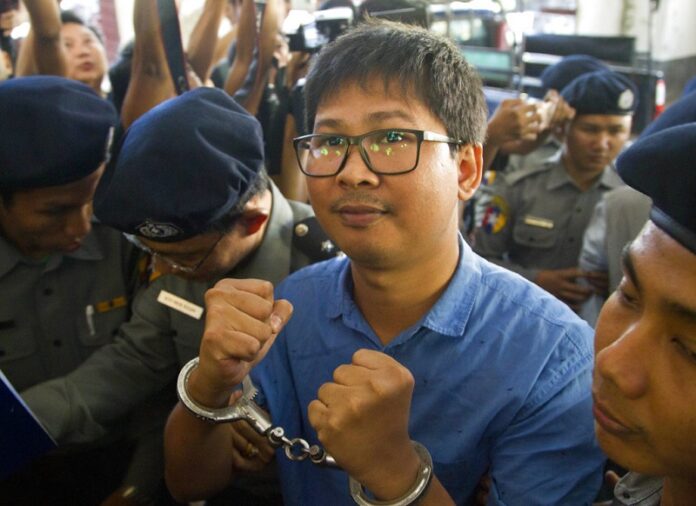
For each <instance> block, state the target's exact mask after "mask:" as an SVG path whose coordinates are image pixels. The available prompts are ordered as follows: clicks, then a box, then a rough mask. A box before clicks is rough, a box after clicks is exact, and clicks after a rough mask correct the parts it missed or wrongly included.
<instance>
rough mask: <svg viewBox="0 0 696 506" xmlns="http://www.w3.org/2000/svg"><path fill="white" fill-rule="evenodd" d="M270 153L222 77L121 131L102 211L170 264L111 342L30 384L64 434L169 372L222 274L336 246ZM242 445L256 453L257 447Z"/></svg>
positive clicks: (93, 424) (198, 332)
mask: <svg viewBox="0 0 696 506" xmlns="http://www.w3.org/2000/svg"><path fill="white" fill-rule="evenodd" d="M263 165H264V159H263V140H262V133H261V127H260V125H259V123H258V122H257V121H256V120H255V119H254V118H253V117H252V116H251V115H249V114H248V113H247V112H246V111H245V110H244V109H243V108H242V107H241V106H239V105H238V104H237V103H236V102H235V101H234V100H232V99H231V98H230V97H229V96H228V95H226V94H225V93H224V92H223V91H221V90H217V89H210V88H198V89H195V90H193V91H190V92H187V93H185V94H183V95H181V96H180V97H177V98H174V99H171V100H168V101H166V102H164V103H162V104H160V105H159V106H157V107H155V108H154V109H152V110H150V111H148V112H147V113H146V114H144V115H143V116H142V117H141V118H139V119H138V120H137V121H136V122H135V123H133V125H132V126H131V127H130V128H129V129H128V130H127V131H126V133H125V136H124V138H123V141H122V145H121V148H120V150H119V152H118V157H117V160H116V161H115V163H113V164H111V165H110V167H109V169H108V170H107V173H106V175H105V177H104V181H103V184H102V186H100V189H99V191H98V194H97V197H96V200H95V209H96V214H97V215H98V216H99V218H100V219H101V220H102V221H103V222H105V223H108V224H110V225H112V226H113V227H115V228H117V229H119V230H121V231H123V232H124V233H126V234H129V237H130V238H131V240H132V241H133V242H134V243H135V244H137V245H138V246H139V247H140V248H142V249H144V250H145V251H147V252H149V253H150V254H151V255H152V259H153V262H154V267H155V269H156V271H157V272H158V273H161V274H163V275H161V276H159V277H157V278H156V279H154V280H153V281H152V282H151V284H150V285H149V286H148V287H147V289H146V290H144V291H143V292H141V293H140V295H139V296H138V298H137V299H136V301H135V302H134V307H133V316H132V318H131V320H130V321H129V322H126V323H125V324H124V325H122V326H121V328H120V331H119V338H118V339H117V341H116V342H115V343H114V344H113V345H111V346H108V347H105V348H103V349H102V350H100V352H99V353H97V354H95V355H93V356H92V358H91V360H89V361H88V362H86V363H85V364H83V366H82V367H80V368H78V369H77V370H76V371H74V372H73V373H72V374H70V375H68V376H67V377H65V378H63V379H60V380H57V381H53V382H50V383H47V384H44V385H39V386H38V387H36V388H34V389H32V390H30V391H29V392H27V393H26V395H25V400H26V401H27V403H28V404H29V406H30V407H31V408H32V409H33V410H34V412H35V413H36V414H37V416H38V417H39V419H40V420H41V421H43V422H44V423H45V425H46V427H47V429H48V430H49V432H50V433H51V434H52V435H53V436H54V437H55V438H56V439H57V440H58V441H60V442H72V441H76V440H80V438H81V437H82V434H85V433H94V432H95V431H96V430H98V428H99V427H100V426H103V425H104V424H108V423H109V422H112V421H114V420H116V419H118V418H119V417H120V416H122V415H123V414H125V413H127V412H128V411H129V410H130V409H132V408H133V407H134V406H136V405H137V403H138V402H139V401H140V400H142V399H144V398H145V397H146V396H148V395H149V394H152V393H156V392H158V391H159V390H160V389H161V388H163V387H165V386H167V385H168V384H171V383H173V381H174V380H175V378H176V375H177V373H178V371H179V369H180V367H181V365H182V364H184V363H186V362H187V361H188V360H190V359H191V358H193V357H195V356H196V355H197V354H198V348H199V345H200V338H201V336H202V333H203V326H204V321H205V315H204V314H203V313H204V309H203V308H204V294H205V292H206V290H207V289H208V288H210V287H211V286H212V285H213V284H214V283H215V282H216V281H218V280H219V279H220V278H221V277H223V276H231V277H260V278H262V279H267V280H269V281H272V282H274V283H275V282H278V281H280V280H282V279H283V278H284V277H285V276H287V275H288V274H289V273H290V272H292V271H293V270H296V269H298V268H300V267H302V266H304V265H307V264H308V263H310V262H313V261H316V260H319V259H322V258H328V257H330V256H333V255H335V254H336V250H335V248H334V246H333V244H331V242H330V241H329V240H328V239H327V238H326V237H325V236H323V234H322V233H321V231H320V229H319V228H318V226H317V225H316V223H315V221H314V219H313V218H312V212H311V208H310V207H309V206H307V205H306V204H302V203H296V202H291V201H288V200H286V199H285V198H284V197H283V196H282V194H281V193H280V192H279V191H278V189H277V188H276V187H275V186H274V185H273V184H272V183H271V182H270V181H269V179H268V177H267V176H266V175H265V173H264V168H263ZM171 393H172V395H173V394H174V389H173V388H172V390H171ZM174 402H175V400H174V397H172V404H171V405H169V407H170V408H171V407H172V406H173V405H174ZM163 421H164V418H163V419H162V422H163ZM247 453H248V457H249V459H250V460H254V459H255V458H256V457H257V453H258V448H257V447H256V446H255V445H251V446H249V450H248V452H247Z"/></svg>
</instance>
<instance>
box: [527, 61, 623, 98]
mask: <svg viewBox="0 0 696 506" xmlns="http://www.w3.org/2000/svg"><path fill="white" fill-rule="evenodd" d="M597 70H609V67H608V66H607V65H605V64H604V63H602V62H601V61H600V60H598V59H597V58H595V57H593V56H588V55H586V54H571V55H569V56H565V57H563V58H562V59H561V60H559V61H558V62H557V63H554V64H553V65H549V66H548V67H546V68H545V69H544V71H543V72H542V73H541V75H540V76H539V79H541V85H542V87H543V88H544V89H545V90H549V89H554V90H556V91H559V92H560V91H562V90H563V88H565V87H566V86H567V85H568V84H570V82H571V81H573V80H574V79H575V78H576V77H578V76H581V75H582V74H587V73H588V72H595V71H597Z"/></svg>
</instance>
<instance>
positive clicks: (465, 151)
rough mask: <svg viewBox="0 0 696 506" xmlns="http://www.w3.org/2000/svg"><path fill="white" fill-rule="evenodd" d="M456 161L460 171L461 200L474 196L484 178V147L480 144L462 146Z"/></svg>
mask: <svg viewBox="0 0 696 506" xmlns="http://www.w3.org/2000/svg"><path fill="white" fill-rule="evenodd" d="M456 160H457V164H458V170H459V200H462V201H466V200H469V199H470V198H471V197H473V196H474V193H475V192H476V190H477V189H478V187H479V185H480V184H481V178H482V177H483V147H482V146H481V144H480V143H478V142H477V143H475V144H466V145H464V146H460V148H459V150H458V151H457V155H456Z"/></svg>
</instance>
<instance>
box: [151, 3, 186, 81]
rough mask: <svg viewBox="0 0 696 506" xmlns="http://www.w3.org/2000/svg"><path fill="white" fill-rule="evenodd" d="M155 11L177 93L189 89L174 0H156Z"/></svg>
mask: <svg viewBox="0 0 696 506" xmlns="http://www.w3.org/2000/svg"><path fill="white" fill-rule="evenodd" d="M157 12H158V13H159V19H160V35H161V36H162V45H163V46H164V53H165V55H166V57H167V65H169V72H170V73H171V74H172V80H173V81H174V89H175V90H176V94H177V95H181V94H182V93H183V92H185V91H188V90H189V89H190V87H189V82H188V79H187V78H186V60H185V59H184V48H183V47H182V46H181V28H180V27H179V16H178V15H177V12H176V5H175V4H174V0H157Z"/></svg>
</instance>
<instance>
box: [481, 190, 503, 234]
mask: <svg viewBox="0 0 696 506" xmlns="http://www.w3.org/2000/svg"><path fill="white" fill-rule="evenodd" d="M508 216H510V209H509V207H508V204H507V202H506V201H505V199H504V198H502V197H500V196H498V195H495V196H494V197H492V198H491V200H490V202H489V203H488V205H487V206H486V208H485V210H484V211H483V216H482V217H481V224H480V228H481V229H482V230H483V231H484V232H485V233H487V234H497V233H498V232H500V231H501V230H503V229H504V228H505V226H506V225H507V222H508Z"/></svg>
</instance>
